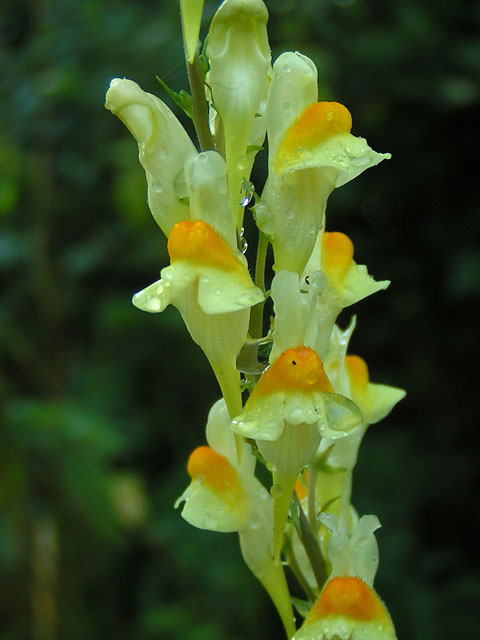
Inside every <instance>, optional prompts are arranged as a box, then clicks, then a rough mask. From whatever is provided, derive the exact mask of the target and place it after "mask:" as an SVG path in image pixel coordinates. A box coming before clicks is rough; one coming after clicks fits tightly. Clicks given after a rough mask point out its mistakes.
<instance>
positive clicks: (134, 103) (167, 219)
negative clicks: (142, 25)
mask: <svg viewBox="0 0 480 640" xmlns="http://www.w3.org/2000/svg"><path fill="white" fill-rule="evenodd" d="M105 107H106V108H107V109H109V110H110V111H111V112H112V113H113V114H114V115H116V116H118V117H119V118H120V120H121V121H122V122H123V123H124V124H125V126H126V127H127V128H128V129H129V130H130V132H131V133H132V135H133V137H134V138H135V140H136V141H137V142H138V150H139V159H140V163H141V165H142V166H143V168H144V169H145V174H146V177H147V184H148V204H149V207H150V211H151V212H152V215H153V217H154V219H155V221H156V222H157V224H158V226H159V227H160V228H161V230H162V231H163V232H164V234H165V235H167V236H168V234H169V233H170V231H171V230H172V228H173V226H174V225H175V224H176V223H177V222H180V221H181V220H185V219H186V218H189V217H190V214H189V211H188V206H187V205H186V204H185V203H184V199H185V198H186V197H187V196H188V192H187V188H186V184H185V174H184V169H185V164H186V163H187V161H188V160H190V159H191V158H193V157H194V156H196V154H197V150H196V149H195V146H194V144H193V142H192V141H191V140H190V138H189V137H188V134H187V132H186V131H185V129H184V128H183V127H182V125H181V124H180V122H179V121H178V120H177V118H176V117H175V115H174V114H173V112H172V111H171V110H170V109H169V108H168V107H167V106H166V105H165V104H164V103H163V102H162V101H161V100H160V99H159V98H157V97H156V96H154V95H152V94H151V93H146V92H145V91H143V89H141V88H140V87H139V86H138V84H137V83H136V82H133V81H132V80H127V79H120V78H115V79H113V80H112V81H111V83H110V88H109V90H108V91H107V95H106V101H105Z"/></svg>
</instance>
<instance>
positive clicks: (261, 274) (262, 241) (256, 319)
mask: <svg viewBox="0 0 480 640" xmlns="http://www.w3.org/2000/svg"><path fill="white" fill-rule="evenodd" d="M267 249H268V238H267V236H266V235H265V234H264V233H262V232H261V231H259V235H258V247H257V261H256V264H255V284H256V285H257V287H258V288H259V289H261V290H262V291H263V293H264V294H265V293H266V290H265V262H266V259H267ZM264 305H265V302H259V303H258V304H256V305H255V306H254V307H253V308H252V311H251V313H250V327H249V332H250V335H251V336H252V338H261V337H262V335H263V307H264Z"/></svg>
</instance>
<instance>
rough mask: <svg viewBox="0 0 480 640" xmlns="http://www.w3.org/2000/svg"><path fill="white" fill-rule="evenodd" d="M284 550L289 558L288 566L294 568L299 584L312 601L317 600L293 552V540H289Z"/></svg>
mask: <svg viewBox="0 0 480 640" xmlns="http://www.w3.org/2000/svg"><path fill="white" fill-rule="evenodd" d="M283 550H284V553H285V556H286V558H287V562H288V566H289V567H290V569H291V570H292V572H293V575H294V576H295V578H296V579H297V582H298V584H299V585H300V586H301V587H302V589H303V591H304V592H305V595H306V596H307V598H308V599H309V600H310V602H315V600H316V599H317V598H316V596H315V593H314V592H313V589H312V588H311V586H310V585H309V584H308V582H307V579H306V578H305V576H304V575H303V573H302V570H301V569H300V567H299V566H298V562H297V559H296V557H295V554H294V552H293V547H292V543H291V541H289V542H288V543H287V544H286V545H285V546H284V549H283Z"/></svg>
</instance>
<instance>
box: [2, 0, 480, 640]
mask: <svg viewBox="0 0 480 640" xmlns="http://www.w3.org/2000/svg"><path fill="white" fill-rule="evenodd" d="M267 4H269V11H270V26H269V30H270V42H271V46H272V51H273V55H274V56H277V55H278V54H279V53H280V52H282V51H283V50H288V49H293V50H300V51H302V52H303V53H306V54H307V55H309V56H311V57H312V58H313V59H314V60H315V62H316V64H317V65H318V68H319V82H320V96H321V98H322V99H335V100H338V101H340V102H343V103H344V104H346V105H347V106H348V107H349V109H350V110H351V112H352V114H353V121H354V128H353V132H354V133H356V134H357V135H362V136H365V137H366V138H367V139H368V141H369V142H370V144H371V146H372V147H373V148H374V149H376V150H378V151H390V152H392V154H393V158H392V160H391V161H390V162H388V163H387V162H385V163H383V164H382V165H380V166H379V167H377V168H374V169H371V170H369V171H368V172H367V173H366V174H364V175H362V176H361V177H360V178H359V179H358V180H356V181H355V182H353V183H351V184H348V185H346V186H344V187H343V188H341V189H339V190H338V191H337V192H335V193H334V194H333V196H332V197H331V199H330V204H329V216H328V222H327V225H328V227H329V228H330V229H331V230H339V231H344V232H346V233H348V234H349V235H350V236H351V237H352V239H353V241H354V243H355V248H356V259H357V261H358V262H359V263H365V264H367V265H368V267H369V270H370V272H371V273H372V274H374V275H375V276H376V277H377V278H378V279H385V278H390V279H391V280H392V285H391V287H390V288H389V289H388V290H387V291H386V292H384V293H379V294H377V295H376V296H374V297H372V298H371V299H367V300H365V301H363V302H362V303H360V304H359V305H357V308H356V309H354V310H353V311H355V312H357V313H358V324H357V330H356V333H355V335H354V337H353V343H352V350H353V352H356V353H359V354H360V355H362V356H364V357H365V358H366V359H367V361H368V363H369V366H370V371H371V378H372V380H373V381H377V382H385V383H390V384H394V385H396V386H401V387H404V388H406V389H407V390H408V396H407V398H406V399H405V400H404V401H403V402H402V403H401V405H399V406H398V407H397V408H396V409H395V410H394V412H393V414H392V415H391V416H390V417H389V418H388V419H387V420H386V421H385V422H384V423H381V424H379V425H378V426H375V427H373V428H372V429H371V430H370V431H369V432H368V434H367V436H366V439H365V442H364V444H363V448H362V449H361V454H360V460H359V465H358V469H357V471H356V474H355V490H354V500H355V504H356V505H357V507H358V509H359V511H360V513H375V514H377V515H378V516H379V518H380V520H381V522H382V523H383V529H382V530H380V532H379V535H378V539H379V544H380V554H381V563H380V570H379V573H378V576H377V581H376V586H377V589H378V591H379V592H380V593H381V594H382V596H383V597H384V599H385V600H386V602H387V603H388V606H389V608H390V610H391V613H392V616H393V618H394V620H395V622H396V625H397V629H398V635H399V638H400V639H402V638H403V639H409V640H439V639H440V638H445V639H447V638H448V639H449V638H454V637H455V638H457V637H458V638H459V637H462V638H463V637H465V638H474V637H478V603H479V602H480V582H479V574H478V565H477V566H476V561H477V559H478V530H479V525H480V522H479V508H478V486H479V483H478V480H479V457H478V445H479V440H480V438H479V430H478V418H477V415H478V389H477V387H478V382H476V381H475V373H472V371H474V372H476V366H477V363H478V356H477V355H476V353H475V350H476V339H477V333H478V328H477V327H478V320H479V319H478V315H477V316H475V311H478V305H479V297H480V295H479V294H480V254H479V252H478V239H479V227H480V215H479V213H480V212H479V199H478V166H479V165H478V151H477V149H478V138H477V142H476V143H475V142H474V139H475V137H476V136H478V122H479V116H480V108H479V107H480V88H479V78H480V38H479V27H480V3H479V2H472V1H471V0H457V1H456V2H449V1H448V0H438V1H437V2H432V1H431V0H336V1H334V0H305V1H302V2H295V1H294V0H276V1H275V2H270V3H268V2H267ZM215 7H216V2H211V1H210V2H208V1H207V2H206V10H205V23H204V29H203V31H202V37H203V36H204V35H205V31H206V25H207V24H208V22H209V20H210V18H211V16H212V14H213V11H214V9H215ZM0 25H1V30H2V45H1V50H0V68H1V79H0V91H1V95H0V101H1V102H0V112H1V120H0V172H1V174H0V175H1V180H0V220H1V235H0V272H1V273H0V278H1V281H2V301H1V307H0V358H1V375H0V398H1V399H0V411H1V416H0V418H1V424H0V430H1V432H0V588H1V594H0V640H23V639H32V640H63V639H67V638H68V640H85V639H87V638H88V639H89V640H100V639H102V640H103V639H108V638H116V639H117V640H127V639H128V640H133V639H135V640H156V639H162V640H163V639H172V640H180V639H188V640H221V639H225V638H228V639H229V640H245V639H246V638H248V639H249V640H260V639H262V640H265V638H269V639H270V638H271V639H272V640H273V639H276V638H282V630H281V627H280V624H279V623H278V621H277V619H276V616H275V613H274V612H273V609H272V606H271V605H270V603H269V602H268V600H267V598H266V596H265V595H264V593H263V592H262V589H261V587H260V585H259V584H258V583H257V582H256V581H255V579H254V578H253V577H252V576H250V574H249V573H248V570H247V569H246V568H245V567H244V565H243V564H242V561H241V559H240V553H239V550H238V542H237V536H236V535H235V534H232V535H222V534H214V533H210V532H204V531H200V530H195V529H193V528H191V527H190V526H189V525H187V524H186V523H185V522H184V521H183V519H182V518H181V517H180V515H179V513H178V512H175V511H174V510H173V506H172V505H173V502H174V501H175V499H176V497H177V496H178V495H179V494H180V493H181V492H182V491H183V489H184V487H185V486H186V484H187V482H188V477H187V474H186V472H185V463H186V460H187V457H188V454H189V452H190V451H191V450H192V449H193V448H194V447H195V446H197V445H199V444H202V443H203V442H204V424H205V418H206V415H207V412H208V409H209V407H210V405H211V404H212V403H213V402H214V401H215V400H216V399H217V397H218V391H217V388H216V383H215V381H214V379H213V376H212V374H211V373H210V371H209V369H208V367H207V365H206V361H205V359H204V357H203V355H202V353H201V352H200V350H199V349H198V348H197V347H196V346H195V345H193V343H192V342H191V341H190V340H189V339H188V337H187V333H186V331H185V329H184V327H183V325H182V323H181V321H180V319H179V316H178V314H177V312H176V311H175V310H174V309H168V310H167V311H165V312H164V313H163V314H161V315H149V314H145V313H142V312H140V311H138V310H136V309H135V308H133V307H132V305H131V304H130V296H131V294H132V293H133V292H135V291H136V290H138V289H140V288H142V287H143V286H145V285H146V284H148V283H150V282H152V281H153V280H154V279H155V278H156V276H157V273H158V271H159V270H160V268H161V267H163V266H165V265H166V264H167V255H166V249H165V241H164V239H163V237H162V234H161V232H160V230H159V229H158V228H157V227H156V225H155V223H154V222H153V220H152V218H151V216H150V214H149V212H148V210H147V206H146V203H145V183H144V175H143V172H142V170H141V168H140V166H139V165H138V161H137V148H136V144H135V142H134V140H133V139H132V138H131V137H130V135H129V134H128V132H127V131H126V129H125V128H124V127H123V125H122V124H121V123H120V122H119V121H117V120H116V119H115V118H114V117H112V115H111V114H110V113H108V112H107V111H106V110H105V109H104V108H103V101H104V94H105V91H106V88H107V86H108V83H109V80H110V79H111V78H112V77H115V76H120V77H124V76H126V77H130V78H132V79H135V80H136V81H138V82H139V83H140V84H141V85H142V86H143V88H144V89H146V90H149V91H151V92H154V93H157V95H159V96H160V97H162V98H164V99H165V100H166V101H167V102H168V99H167V97H166V96H165V94H164V93H163V90H162V89H161V87H160V86H159V85H158V83H157V81H156V80H155V75H157V74H158V75H160V76H161V77H162V78H163V79H164V80H165V81H166V82H167V83H168V84H169V85H170V86H171V87H172V88H173V89H175V90H179V89H181V88H186V74H185V71H184V62H183V56H182V46H181V41H180V21H179V10H178V7H177V2H176V1H175V0H162V1H161V2H151V1H150V0H149V1H147V0H143V1H139V0H136V1H135V2H133V0H132V1H130V2H127V1H125V0H103V1H102V2H96V1H93V0H85V1H83V2H81V1H80V0H62V1H60V0H29V1H27V0H3V2H2V3H1V5H0ZM180 118H181V119H182V122H184V124H185V126H186V127H187V128H189V127H190V125H189V122H187V121H186V118H184V117H183V115H180ZM189 130H190V129H189ZM262 175H263V172H262V170H261V169H260V170H259V172H258V174H257V176H256V181H257V187H258V186H261V180H262ZM251 244H254V240H253V239H252V241H251ZM250 253H252V251H250ZM251 259H253V256H251ZM476 307H477V308H476ZM351 312H352V310H349V311H348V313H346V312H343V315H342V318H341V322H342V323H343V325H344V326H345V323H346V322H347V321H348V317H349V315H350V313H351ZM477 354H478V351H477ZM474 408H475V409H476V411H475V412H474Z"/></svg>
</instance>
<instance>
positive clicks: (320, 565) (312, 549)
mask: <svg viewBox="0 0 480 640" xmlns="http://www.w3.org/2000/svg"><path fill="white" fill-rule="evenodd" d="M293 495H294V499H295V500H296V501H297V504H298V515H299V521H300V530H299V531H298V530H297V531H298V534H299V536H300V540H301V542H302V544H303V546H304V548H305V551H306V553H307V556H308V559H309V561H310V565H311V567H312V571H313V573H314V575H315V580H316V581H317V585H318V588H319V589H320V591H321V590H322V588H323V585H324V584H325V581H326V579H327V567H326V564H325V560H324V559H323V556H322V552H321V550H320V545H319V543H318V539H317V536H316V535H315V534H314V533H313V531H312V529H311V527H310V524H309V522H308V519H307V517H306V515H305V513H304V511H303V509H302V505H301V504H300V500H299V499H298V497H297V495H296V494H295V493H294V494H293Z"/></svg>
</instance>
